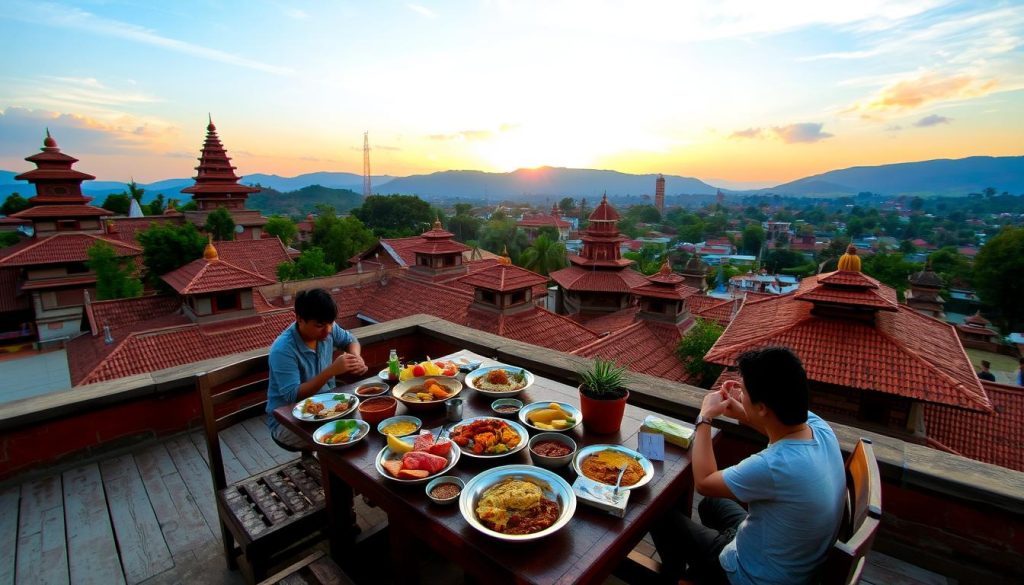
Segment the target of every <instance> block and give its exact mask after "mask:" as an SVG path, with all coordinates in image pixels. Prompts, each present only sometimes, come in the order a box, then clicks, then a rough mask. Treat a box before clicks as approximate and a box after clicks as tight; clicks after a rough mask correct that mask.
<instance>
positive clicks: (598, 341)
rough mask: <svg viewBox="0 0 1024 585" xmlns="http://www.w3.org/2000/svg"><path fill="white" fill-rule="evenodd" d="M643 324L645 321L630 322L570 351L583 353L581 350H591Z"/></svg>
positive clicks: (578, 353)
mask: <svg viewBox="0 0 1024 585" xmlns="http://www.w3.org/2000/svg"><path fill="white" fill-rule="evenodd" d="M641 325H643V321H636V322H635V323H630V324H629V325H627V326H625V327H623V328H622V329H619V330H618V331H613V332H611V333H609V334H608V335H605V336H604V337H599V338H597V339H595V340H594V341H592V342H590V343H588V344H586V345H582V346H580V347H577V348H576V349H574V350H572V351H571V352H569V353H571V354H572V355H581V352H582V351H583V350H590V349H593V348H595V347H600V346H602V344H604V343H606V342H609V341H612V340H614V338H617V337H619V336H623V335H625V334H626V332H632V331H635V330H637V329H639V328H640V326H641Z"/></svg>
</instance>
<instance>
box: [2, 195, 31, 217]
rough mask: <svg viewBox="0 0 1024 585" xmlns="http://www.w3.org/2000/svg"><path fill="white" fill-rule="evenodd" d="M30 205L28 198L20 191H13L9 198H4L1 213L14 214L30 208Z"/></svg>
mask: <svg viewBox="0 0 1024 585" xmlns="http://www.w3.org/2000/svg"><path fill="white" fill-rule="evenodd" d="M28 207H29V202H28V199H25V198H24V197H22V196H21V195H19V194H18V193H11V194H10V195H8V196H7V199H5V200H4V204H3V206H0V213H2V214H4V215H14V214H15V213H18V212H19V211H23V210H25V209H28Z"/></svg>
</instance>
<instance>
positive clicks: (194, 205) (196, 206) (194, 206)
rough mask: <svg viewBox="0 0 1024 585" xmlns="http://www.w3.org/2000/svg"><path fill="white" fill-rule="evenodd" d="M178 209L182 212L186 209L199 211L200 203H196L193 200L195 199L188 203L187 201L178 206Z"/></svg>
mask: <svg viewBox="0 0 1024 585" xmlns="http://www.w3.org/2000/svg"><path fill="white" fill-rule="evenodd" d="M177 209H178V211H180V212H182V213H185V212H186V211H199V204H198V203H196V202H195V201H194V200H193V201H189V202H188V203H186V204H184V205H180V206H178V208H177Z"/></svg>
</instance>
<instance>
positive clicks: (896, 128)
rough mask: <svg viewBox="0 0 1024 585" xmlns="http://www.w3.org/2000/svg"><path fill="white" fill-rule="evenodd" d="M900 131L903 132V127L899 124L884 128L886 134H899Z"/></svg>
mask: <svg viewBox="0 0 1024 585" xmlns="http://www.w3.org/2000/svg"><path fill="white" fill-rule="evenodd" d="M900 130H903V126H900V125H899V124H889V125H888V126H886V127H885V131H886V132H899V131H900Z"/></svg>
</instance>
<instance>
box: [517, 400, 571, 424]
mask: <svg viewBox="0 0 1024 585" xmlns="http://www.w3.org/2000/svg"><path fill="white" fill-rule="evenodd" d="M519 421H520V422H522V423H523V424H524V425H526V426H528V427H530V428H531V429H533V430H535V431H570V430H572V429H575V428H576V427H577V426H579V424H580V423H581V422H583V411H582V410H580V409H578V408H576V407H575V406H573V405H571V404H569V403H568V402H534V403H532V404H527V405H526V406H524V407H522V408H521V409H520V410H519Z"/></svg>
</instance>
